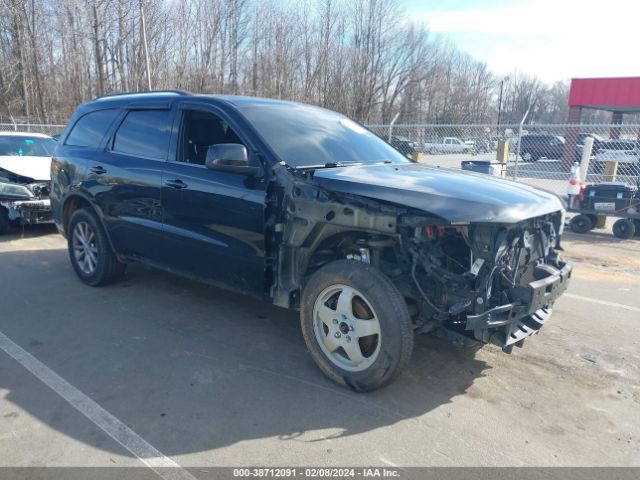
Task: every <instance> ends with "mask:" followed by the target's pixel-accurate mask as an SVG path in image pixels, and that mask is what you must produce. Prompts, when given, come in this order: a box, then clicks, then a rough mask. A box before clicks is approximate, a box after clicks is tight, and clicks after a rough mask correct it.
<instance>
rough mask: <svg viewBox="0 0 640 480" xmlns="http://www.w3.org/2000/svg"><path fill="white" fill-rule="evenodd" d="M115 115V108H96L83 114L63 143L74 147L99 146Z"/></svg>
mask: <svg viewBox="0 0 640 480" xmlns="http://www.w3.org/2000/svg"><path fill="white" fill-rule="evenodd" d="M116 115H118V110H117V109H107V110H97V111H95V112H89V113H87V114H85V115H83V116H82V117H80V119H79V120H78V121H77V122H76V124H75V125H74V126H73V128H72V129H71V132H70V133H69V135H68V136H67V139H66V140H65V142H64V144H65V145H71V146H74V147H94V148H96V147H99V146H100V142H101V141H102V138H103V137H104V135H105V133H106V132H107V130H108V129H109V126H110V125H111V123H112V122H113V121H114V120H115V118H116Z"/></svg>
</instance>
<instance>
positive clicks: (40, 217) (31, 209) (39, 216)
mask: <svg viewBox="0 0 640 480" xmlns="http://www.w3.org/2000/svg"><path fill="white" fill-rule="evenodd" d="M0 205H2V206H3V207H5V208H6V209H7V210H8V212H9V219H10V220H20V221H21V222H22V223H28V224H36V223H48V222H51V221H53V219H52V215H51V201H50V200H49V199H48V198H46V199H42V200H16V201H4V202H2V201H0Z"/></svg>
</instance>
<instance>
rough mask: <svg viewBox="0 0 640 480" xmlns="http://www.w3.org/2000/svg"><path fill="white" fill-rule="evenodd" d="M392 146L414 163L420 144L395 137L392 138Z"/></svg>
mask: <svg viewBox="0 0 640 480" xmlns="http://www.w3.org/2000/svg"><path fill="white" fill-rule="evenodd" d="M391 146H392V147H393V148H395V149H396V150H398V151H399V152H400V153H401V154H403V155H404V156H405V157H407V158H409V159H410V160H412V161H413V159H414V154H415V153H416V152H417V147H418V144H417V142H414V141H413V140H411V139H410V138H407V137H400V136H397V135H393V136H392V137H391Z"/></svg>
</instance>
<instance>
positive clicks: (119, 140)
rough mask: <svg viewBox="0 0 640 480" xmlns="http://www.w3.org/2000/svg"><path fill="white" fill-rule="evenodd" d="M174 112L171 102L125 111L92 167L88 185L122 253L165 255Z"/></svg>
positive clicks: (148, 256) (151, 256)
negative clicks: (164, 189) (166, 173)
mask: <svg viewBox="0 0 640 480" xmlns="http://www.w3.org/2000/svg"><path fill="white" fill-rule="evenodd" d="M174 112H175V110H173V109H172V108H171V106H170V105H168V104H164V105H158V106H154V105H143V106H140V107H136V106H130V107H129V108H126V109H124V110H123V111H122V113H121V116H120V119H119V122H118V124H117V127H116V128H114V131H113V133H112V135H111V137H110V138H109V141H108V142H107V147H106V149H104V151H102V152H100V153H99V154H98V155H96V157H95V158H93V159H92V160H91V161H90V164H89V165H88V180H89V181H88V182H87V188H88V190H89V191H90V193H91V195H92V197H93V198H95V200H96V202H97V203H98V205H99V207H100V209H101V210H102V212H103V215H104V219H105V223H106V227H107V229H108V231H109V235H110V237H111V239H112V241H113V244H114V247H115V249H116V251H117V252H119V253H124V254H127V255H130V256H133V257H144V258H146V259H148V260H151V261H160V260H161V259H162V203H161V197H160V195H161V189H160V184H161V180H162V171H163V165H164V162H165V161H166V159H167V153H168V150H169V144H170V140H171V127H172V121H173V115H174Z"/></svg>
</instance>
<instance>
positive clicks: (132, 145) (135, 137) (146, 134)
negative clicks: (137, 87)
mask: <svg viewBox="0 0 640 480" xmlns="http://www.w3.org/2000/svg"><path fill="white" fill-rule="evenodd" d="M170 139H171V111H170V110H132V111H130V112H129V113H128V114H127V116H126V117H125V119H124V120H123V122H122V123H121V124H120V127H119V128H118V131H117V132H116V134H115V137H114V139H113V148H112V151H114V152H117V153H125V154H127V155H133V156H136V157H146V158H154V159H157V160H165V159H166V158H167V151H168V150H169V141H170Z"/></svg>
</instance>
